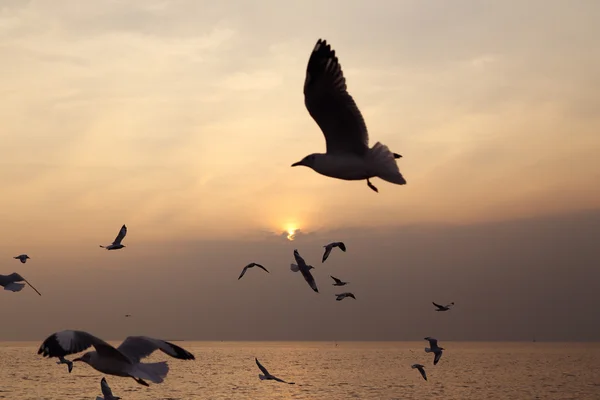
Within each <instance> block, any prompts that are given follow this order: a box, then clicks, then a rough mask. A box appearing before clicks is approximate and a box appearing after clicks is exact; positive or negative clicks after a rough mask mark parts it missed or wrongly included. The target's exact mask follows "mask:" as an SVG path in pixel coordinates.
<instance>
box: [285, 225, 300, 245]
mask: <svg viewBox="0 0 600 400" xmlns="http://www.w3.org/2000/svg"><path fill="white" fill-rule="evenodd" d="M297 230H298V228H296V226H295V225H288V227H287V228H286V231H287V240H289V241H292V240H294V238H295V237H296V231H297Z"/></svg>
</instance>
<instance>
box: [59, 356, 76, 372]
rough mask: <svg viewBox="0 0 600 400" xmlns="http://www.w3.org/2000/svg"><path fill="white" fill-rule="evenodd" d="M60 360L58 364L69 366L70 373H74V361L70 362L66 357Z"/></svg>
mask: <svg viewBox="0 0 600 400" xmlns="http://www.w3.org/2000/svg"><path fill="white" fill-rule="evenodd" d="M58 359H59V361H58V362H57V364H67V366H68V367H69V373H71V371H73V361H69V360H67V359H66V358H64V357H59V358H58Z"/></svg>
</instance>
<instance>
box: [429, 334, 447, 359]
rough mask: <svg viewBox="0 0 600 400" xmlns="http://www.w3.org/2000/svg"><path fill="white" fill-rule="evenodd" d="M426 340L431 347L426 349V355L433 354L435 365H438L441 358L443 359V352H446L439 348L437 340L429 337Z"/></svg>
mask: <svg viewBox="0 0 600 400" xmlns="http://www.w3.org/2000/svg"><path fill="white" fill-rule="evenodd" d="M425 340H427V341H429V346H430V347H425V353H433V354H434V357H433V365H436V364H437V363H438V361H440V358H442V353H443V351H442V350H445V349H444V348H443V347H438V344H437V342H438V341H437V339H434V338H432V337H429V336H427V337H426V338H425Z"/></svg>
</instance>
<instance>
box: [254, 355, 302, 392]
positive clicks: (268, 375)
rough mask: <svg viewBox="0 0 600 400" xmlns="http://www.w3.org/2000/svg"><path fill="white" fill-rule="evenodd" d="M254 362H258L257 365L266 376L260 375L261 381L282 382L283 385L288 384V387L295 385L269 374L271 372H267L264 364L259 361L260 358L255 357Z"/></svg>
mask: <svg viewBox="0 0 600 400" xmlns="http://www.w3.org/2000/svg"><path fill="white" fill-rule="evenodd" d="M254 361H256V365H258V368H259V369H260V370H261V371H262V373H263V374H264V375H263V374H258V377H259V378H260V380H261V381H264V380H268V381H277V382H281V383H287V384H288V385H295V383H294V382H286V381H284V380H283V379H279V378H278V377H276V376H273V375H271V374H270V373H269V371H267V369H266V368H265V367H263V366H262V364H261V363H260V362H259V361H258V358H256V357H254Z"/></svg>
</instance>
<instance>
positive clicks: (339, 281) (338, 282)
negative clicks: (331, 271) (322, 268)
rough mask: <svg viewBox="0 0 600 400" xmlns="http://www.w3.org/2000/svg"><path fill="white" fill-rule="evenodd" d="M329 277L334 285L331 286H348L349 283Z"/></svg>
mask: <svg viewBox="0 0 600 400" xmlns="http://www.w3.org/2000/svg"><path fill="white" fill-rule="evenodd" d="M329 276H330V277H331V279H333V280H334V281H335V283H334V284H333V286H345V285H347V284H349V283H350V282H343V281H341V280H340V279H338V278H336V277H333V276H331V275H329Z"/></svg>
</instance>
